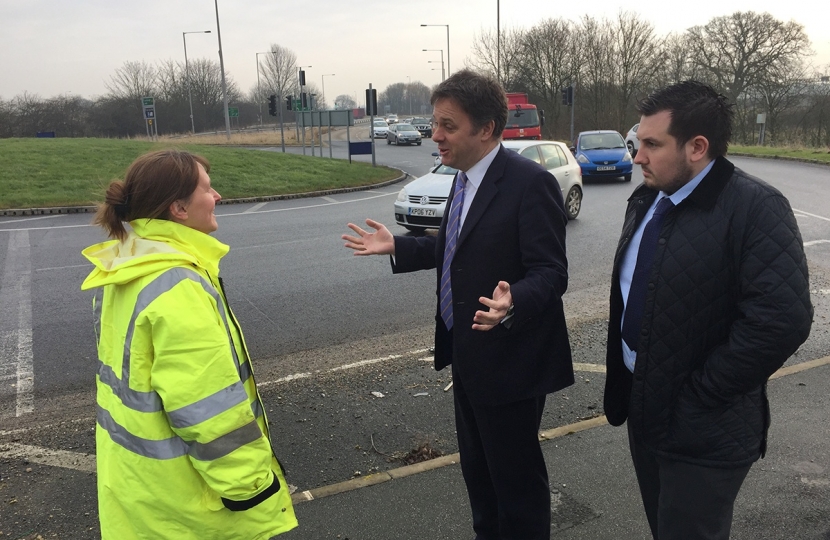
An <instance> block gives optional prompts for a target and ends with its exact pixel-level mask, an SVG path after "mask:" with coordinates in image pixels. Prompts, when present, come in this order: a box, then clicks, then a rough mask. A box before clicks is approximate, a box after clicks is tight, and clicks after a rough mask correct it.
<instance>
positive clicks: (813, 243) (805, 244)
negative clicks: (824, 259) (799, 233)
mask: <svg viewBox="0 0 830 540" xmlns="http://www.w3.org/2000/svg"><path fill="white" fill-rule="evenodd" d="M819 244H830V240H811V241H809V242H804V247H809V246H817V245H819Z"/></svg>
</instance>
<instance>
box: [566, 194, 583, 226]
mask: <svg viewBox="0 0 830 540" xmlns="http://www.w3.org/2000/svg"><path fill="white" fill-rule="evenodd" d="M581 209H582V190H581V189H579V187H578V186H573V187H571V189H570V190H569V191H568V195H567V196H566V197H565V212H566V213H567V214H568V219H576V216H578V215H579V211H580V210H581Z"/></svg>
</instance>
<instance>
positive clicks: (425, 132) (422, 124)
mask: <svg viewBox="0 0 830 540" xmlns="http://www.w3.org/2000/svg"><path fill="white" fill-rule="evenodd" d="M407 123H408V124H411V125H413V126H415V129H417V130H418V131H420V132H421V135H422V136H424V137H432V122H430V121H429V120H428V119H426V118H422V117H420V116H416V117H415V118H413V119H411V120H410V121H409V122H407Z"/></svg>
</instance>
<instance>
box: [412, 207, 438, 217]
mask: <svg viewBox="0 0 830 540" xmlns="http://www.w3.org/2000/svg"><path fill="white" fill-rule="evenodd" d="M409 215H410V216H424V217H435V209H434V208H410V209H409Z"/></svg>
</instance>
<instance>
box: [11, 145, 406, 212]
mask: <svg viewBox="0 0 830 540" xmlns="http://www.w3.org/2000/svg"><path fill="white" fill-rule="evenodd" d="M162 148H179V149H182V150H187V151H189V152H194V153H196V154H200V155H202V156H204V157H205V158H207V159H208V161H210V164H211V172H210V179H211V184H212V185H213V186H214V187H215V188H216V190H217V191H218V192H219V193H220V194H221V195H222V197H223V198H225V199H233V198H238V197H257V196H267V195H284V194H288V193H305V192H309V191H318V190H325V189H334V188H339V187H353V186H361V185H369V184H375V183H378V182H383V181H386V180H391V179H394V178H396V177H398V176H399V175H400V172H399V171H397V170H395V169H391V168H389V167H372V166H371V165H370V164H368V163H358V162H353V163H351V164H350V163H349V162H348V161H345V160H343V159H328V158H322V159H321V158H319V157H316V158H315V157H311V156H298V155H293V154H283V153H281V152H263V151H255V150H250V149H246V148H229V147H223V146H216V145H204V144H192V143H190V142H188V143H179V142H173V141H164V142H160V143H153V142H149V141H134V140H116V139H60V138H59V139H0V209H8V208H40V207H50V206H75V205H90V204H94V203H96V202H99V201H101V200H102V199H103V194H104V191H105V189H106V187H107V185H108V184H109V182H110V181H112V180H115V179H121V178H123V177H124V173H125V171H126V169H127V167H128V166H129V164H130V163H132V161H133V160H134V159H135V158H136V157H138V156H139V155H141V154H143V153H145V152H149V151H151V150H156V149H162Z"/></svg>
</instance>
